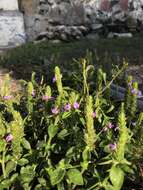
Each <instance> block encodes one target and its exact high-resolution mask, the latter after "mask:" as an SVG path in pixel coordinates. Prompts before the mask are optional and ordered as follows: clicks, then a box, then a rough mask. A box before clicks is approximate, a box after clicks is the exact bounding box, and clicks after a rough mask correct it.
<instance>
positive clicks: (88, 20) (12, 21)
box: [0, 0, 143, 46]
mask: <svg viewBox="0 0 143 190" xmlns="http://www.w3.org/2000/svg"><path fill="white" fill-rule="evenodd" d="M18 5H19V9H20V12H21V13H20V12H19V13H18V14H17V12H18ZM0 10H1V14H0V46H1V45H6V44H7V45H8V44H17V43H23V42H24V40H25V32H24V25H25V30H26V35H27V39H28V40H35V39H37V40H40V39H43V38H46V39H49V40H53V39H59V40H64V41H68V40H72V39H79V38H83V37H90V38H91V37H93V38H94V37H95V35H97V34H98V35H99V36H100V35H103V36H108V35H109V34H110V33H111V32H114V33H134V32H138V31H141V30H142V29H143V0H0ZM3 12H5V13H3ZM9 12H12V13H9ZM22 14H23V15H24V24H23V21H22ZM12 32H13V35H12ZM6 34H7V37H6ZM109 36H111V35H109ZM129 36H131V35H129ZM6 41H7V42H6Z"/></svg>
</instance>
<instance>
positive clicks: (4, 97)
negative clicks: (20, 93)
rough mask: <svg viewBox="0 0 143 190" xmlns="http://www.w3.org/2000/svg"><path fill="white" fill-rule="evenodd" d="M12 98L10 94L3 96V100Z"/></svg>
mask: <svg viewBox="0 0 143 190" xmlns="http://www.w3.org/2000/svg"><path fill="white" fill-rule="evenodd" d="M12 98H13V96H12V95H7V96H3V99H4V100H11V99H12Z"/></svg>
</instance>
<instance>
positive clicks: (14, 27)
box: [0, 0, 26, 49]
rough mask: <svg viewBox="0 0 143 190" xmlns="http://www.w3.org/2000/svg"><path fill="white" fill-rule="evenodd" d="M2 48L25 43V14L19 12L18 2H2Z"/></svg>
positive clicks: (0, 16) (0, 7)
mask: <svg viewBox="0 0 143 190" xmlns="http://www.w3.org/2000/svg"><path fill="white" fill-rule="evenodd" d="M0 9H2V10H1V11H0V48H1V49H2V48H7V47H13V46H17V45H20V44H22V43H24V42H25V39H26V35H25V28H24V19H23V14H22V13H21V12H19V10H18V1H17V0H0Z"/></svg>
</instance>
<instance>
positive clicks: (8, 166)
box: [5, 161, 16, 176]
mask: <svg viewBox="0 0 143 190" xmlns="http://www.w3.org/2000/svg"><path fill="white" fill-rule="evenodd" d="M15 167H16V163H15V162H14V161H9V162H8V163H7V164H6V169H5V172H6V176H8V175H9V174H10V173H11V172H12V171H13V170H14V169H15Z"/></svg>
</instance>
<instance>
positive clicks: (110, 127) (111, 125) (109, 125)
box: [107, 123, 115, 129]
mask: <svg viewBox="0 0 143 190" xmlns="http://www.w3.org/2000/svg"><path fill="white" fill-rule="evenodd" d="M114 127H115V126H114V125H113V124H112V123H108V125H107V128H109V129H112V128H114Z"/></svg>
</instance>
